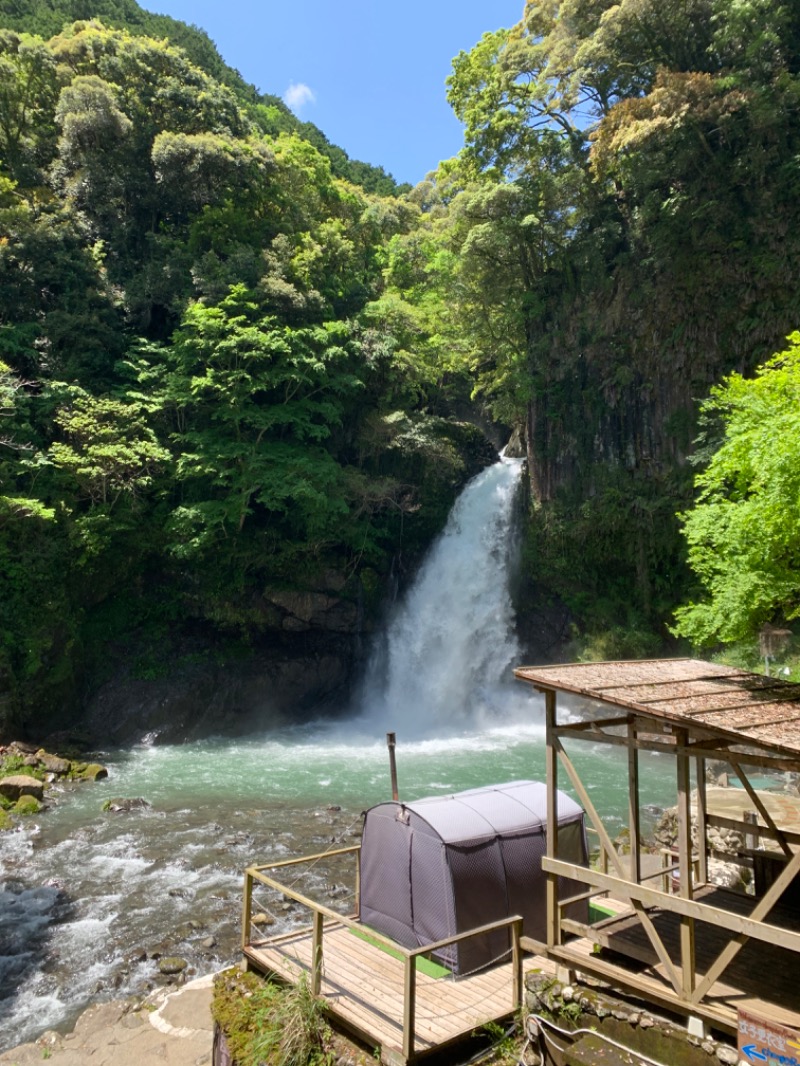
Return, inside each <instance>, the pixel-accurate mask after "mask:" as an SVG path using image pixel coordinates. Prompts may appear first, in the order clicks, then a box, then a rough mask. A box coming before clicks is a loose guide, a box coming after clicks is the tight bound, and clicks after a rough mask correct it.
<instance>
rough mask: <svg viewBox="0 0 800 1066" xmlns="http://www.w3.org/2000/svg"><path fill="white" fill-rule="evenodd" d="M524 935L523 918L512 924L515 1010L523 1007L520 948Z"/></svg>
mask: <svg viewBox="0 0 800 1066" xmlns="http://www.w3.org/2000/svg"><path fill="white" fill-rule="evenodd" d="M521 936H522V919H521V918H520V919H519V920H518V921H516V922H514V924H513V925H512V926H511V968H512V970H513V971H514V973H513V997H514V1003H513V1007H514V1011H515V1012H516V1011H518V1010H521V1009H522V951H521V949H520V937H521Z"/></svg>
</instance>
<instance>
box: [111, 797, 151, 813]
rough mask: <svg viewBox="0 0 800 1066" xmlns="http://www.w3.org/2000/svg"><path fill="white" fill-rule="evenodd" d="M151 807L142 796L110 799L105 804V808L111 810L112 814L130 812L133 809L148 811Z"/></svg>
mask: <svg viewBox="0 0 800 1066" xmlns="http://www.w3.org/2000/svg"><path fill="white" fill-rule="evenodd" d="M149 809H150V804H149V803H148V802H147V800H146V799H142V797H141V796H137V797H136V798H135V799H110V800H106V802H105V803H104V804H103V810H104V811H110V812H111V813H112V814H129V813H130V812H131V811H146V810H149Z"/></svg>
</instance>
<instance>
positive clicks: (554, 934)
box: [544, 689, 561, 946]
mask: <svg viewBox="0 0 800 1066" xmlns="http://www.w3.org/2000/svg"><path fill="white" fill-rule="evenodd" d="M544 709H545V735H546V736H545V739H546V743H547V748H546V751H545V764H546V769H547V775H546V781H547V854H548V856H549V857H550V858H551V859H556V858H558V756H557V748H558V746H559V740H558V737H557V736H556V735H555V731H556V728H557V726H558V708H557V706H556V694H555V692H554V691H553V690H552V689H547V691H546V692H545V694H544ZM545 893H546V903H547V915H546V929H547V943H548V944H549V945H550V946H553V945H555V944H559V943H560V942H561V932H560V930H561V923H560V921H559V918H560V915H559V911H558V878H557V877H553V876H548V878H547V883H546V885H545Z"/></svg>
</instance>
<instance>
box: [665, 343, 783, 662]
mask: <svg viewBox="0 0 800 1066" xmlns="http://www.w3.org/2000/svg"><path fill="white" fill-rule="evenodd" d="M789 342H790V343H789V347H788V348H787V349H786V350H785V351H783V352H781V353H779V354H778V355H775V356H773V358H772V359H770V360H769V361H768V362H767V363H765V364H764V365H763V366H762V367H760V368H759V370H758V372H757V374H756V376H755V377H754V378H745V377H743V376H742V375H741V374H732V375H730V376H729V377H727V378H726V379H725V381H724V382H723V384H722V385H719V386H717V387H716V388H714V389H713V391H712V395H711V399H709V400H708V401H707V402H706V403H705V404H704V408H703V410H704V414H705V417H706V419H707V420H708V421H709V422H710V423H711V424H712V425H715V426H716V425H718V426H719V427H720V430H721V433H722V440H721V443H720V444H719V447H718V448H716V449H715V451H714V453H713V455H712V456H711V459H710V461H709V463H708V465H707V466H706V467H705V469H704V470H703V471H702V472H701V473H699V474H698V475H697V477H696V478H695V485H696V488H697V500H696V502H695V505H694V507H693V508H692V509H691V510H690V511H687V512H686V513H685V514H684V515H683V516H682V520H683V531H684V535H685V537H686V541H687V544H688V549H689V564H690V566H691V567H692V569H693V571H694V572H695V574H696V575H697V578H698V579H699V581H700V584H701V586H702V590H703V594H702V595H701V596H700V597H698V598H697V600H694V601H692V602H690V603H689V604H687V605H686V606H684V607H681V608H680V610H678V611H677V612H676V620H677V621H676V632H677V633H679V634H680V635H682V636H685V637H688V638H689V639H690V640H691V641H692V642H693V643H694V644H698V645H702V644H712V643H716V642H718V641H732V640H738V639H741V638H744V637H748V636H753V635H754V634H755V633H756V632H757V631H758V629H759V628H760V627H761V626H762V625H763V624H764V623H766V622H788V621H792V620H793V619H795V618H797V617H798V616H800V420H799V419H798V417H797V411H798V408H799V407H800V333H793V334H792V335H791V336H790V337H789Z"/></svg>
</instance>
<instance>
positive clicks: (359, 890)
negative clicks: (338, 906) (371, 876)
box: [355, 848, 361, 918]
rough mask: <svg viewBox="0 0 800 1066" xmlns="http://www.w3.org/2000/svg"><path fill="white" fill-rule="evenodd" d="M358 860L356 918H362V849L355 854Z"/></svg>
mask: <svg viewBox="0 0 800 1066" xmlns="http://www.w3.org/2000/svg"><path fill="white" fill-rule="evenodd" d="M355 860H356V889H355V892H356V918H360V917H361V848H359V849H358V851H357V852H356V853H355Z"/></svg>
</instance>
